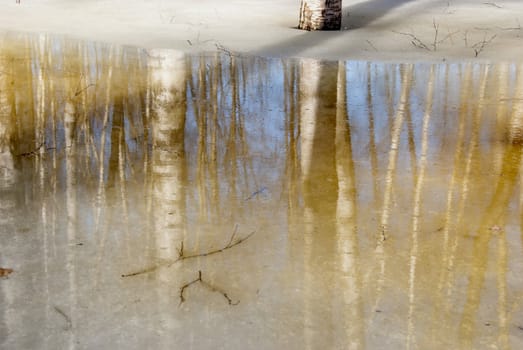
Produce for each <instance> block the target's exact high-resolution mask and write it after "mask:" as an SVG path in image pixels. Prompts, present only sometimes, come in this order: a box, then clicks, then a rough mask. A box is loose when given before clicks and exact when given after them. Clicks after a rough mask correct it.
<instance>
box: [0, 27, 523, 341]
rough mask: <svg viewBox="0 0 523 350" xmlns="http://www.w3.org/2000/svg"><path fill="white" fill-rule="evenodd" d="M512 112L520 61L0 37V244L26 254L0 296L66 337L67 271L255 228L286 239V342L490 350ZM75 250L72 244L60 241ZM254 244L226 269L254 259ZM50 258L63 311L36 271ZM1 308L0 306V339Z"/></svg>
mask: <svg viewBox="0 0 523 350" xmlns="http://www.w3.org/2000/svg"><path fill="white" fill-rule="evenodd" d="M522 118H523V66H518V65H512V64H498V65H489V64H472V63H462V64H444V65H440V64H434V65H431V64H379V63H365V62H349V63H346V62H322V61H316V60H283V61H281V60H275V59H274V60H271V59H261V58H252V57H241V56H236V55H233V54H231V53H216V54H209V55H202V56H197V57H190V56H185V55H183V54H179V53H176V52H172V51H168V50H150V51H144V50H139V49H131V48H125V49H123V48H118V47H113V46H109V45H100V44H89V43H77V42H68V41H65V40H59V39H52V38H49V37H46V36H41V37H33V38H23V39H22V40H16V41H13V42H9V44H8V45H5V46H4V48H3V49H2V51H1V52H0V175H1V177H0V191H1V196H0V204H1V205H0V208H1V209H0V210H1V215H0V217H1V219H0V220H1V221H0V225H1V228H2V229H1V231H2V240H5V241H6V247H11V249H13V250H14V249H18V253H20V254H22V255H35V256H38V257H39V258H40V260H41V261H42V262H43V264H42V266H40V267H39V277H37V278H33V279H27V280H24V282H23V283H24V284H23V285H17V286H15V290H7V287H6V284H4V283H2V284H0V288H2V289H3V291H2V292H1V293H0V301H1V303H2V304H4V305H13V306H16V305H17V304H19V303H22V301H21V300H19V299H17V297H16V293H17V292H19V291H20V290H23V289H25V288H36V287H35V286H38V289H39V290H40V291H41V295H39V297H40V298H35V300H33V301H31V305H32V306H34V308H35V309H36V310H39V312H37V313H35V314H37V315H38V316H35V317H36V319H35V322H38V321H42V322H44V323H46V320H48V319H49V318H51V316H50V315H51V314H55V313H56V309H58V310H60V311H62V313H63V314H64V315H66V316H64V318H65V324H66V327H70V331H69V332H68V335H69V337H68V338H67V339H66V340H64V342H65V344H64V346H66V345H67V346H68V347H71V348H73V347H75V344H77V341H78V339H77V335H78V334H79V332H80V330H79V329H76V327H78V322H77V319H78V318H79V317H80V316H79V313H80V311H78V305H79V304H81V300H80V299H81V298H82V295H83V293H82V292H83V290H82V289H83V288H86V287H82V286H80V285H79V281H80V280H82V281H86V280H87V281H90V283H92V284H93V285H95V286H99V285H102V284H103V283H104V281H106V280H107V279H108V278H109V277H108V274H109V272H111V271H112V272H113V273H114V269H113V270H111V269H107V268H106V266H107V265H116V266H119V265H118V264H117V263H116V262H115V260H119V261H125V262H130V264H131V265H133V266H143V265H147V264H150V263H151V262H153V263H161V262H162V261H169V260H172V259H173V258H175V257H176V256H177V254H179V250H180V247H183V249H190V250H192V251H198V250H201V249H205V247H208V246H210V245H212V244H219V242H222V241H223V239H224V238H228V237H229V234H230V232H231V229H232V228H231V223H236V224H238V225H239V226H240V227H248V226H249V225H251V226H259V225H261V226H263V225H265V227H269V228H270V227H277V228H280V229H281V228H282V227H284V228H286V229H285V230H286V231H287V232H286V234H287V236H286V237H285V240H286V242H287V243H286V244H285V245H284V249H286V251H285V252H284V255H285V256H287V259H288V260H289V262H288V263H287V264H288V265H290V267H289V269H290V271H291V272H288V273H290V275H291V276H293V278H291V279H290V280H291V282H290V283H293V284H296V285H298V286H299V287H300V289H301V291H302V292H301V293H300V294H299V295H297V297H296V299H295V300H294V301H295V302H299V303H301V305H302V306H303V307H302V308H301V310H302V315H301V317H302V319H303V337H302V339H303V340H302V341H303V348H306V349H314V348H319V347H324V348H354V349H358V348H365V347H371V348H373V347H379V345H380V344H383V343H380V341H381V342H382V341H383V339H384V338H387V337H388V336H390V334H391V332H392V333H399V334H401V335H402V336H401V337H399V339H396V340H394V341H397V342H398V345H401V346H406V347H407V348H427V347H431V346H434V345H437V346H444V345H449V346H451V345H452V344H456V343H459V344H460V346H461V347H463V348H473V347H477V346H478V344H484V343H489V344H496V345H497V346H498V347H500V348H509V347H510V346H511V343H510V335H511V334H513V333H514V332H517V331H518V328H517V325H516V324H515V322H516V321H515V320H514V317H515V315H516V314H517V313H518V312H521V310H522V302H523V300H522V298H521V291H522V289H523V286H522V285H521V283H520V282H519V281H518V280H517V279H516V278H515V277H514V274H515V273H517V271H519V272H520V271H521V269H522V266H521V255H522V244H523V235H522V234H521V232H522V229H521V227H522V225H523V221H521V218H522V217H523V216H522V215H521V208H522V203H523V195H521V193H523V191H522V190H521V181H520V179H521V178H522V174H521V172H520V168H521V143H522V137H523V136H522V127H523V120H522ZM35 203H37V204H35ZM21 208H27V209H26V210H27V212H24V211H23V210H22V209H21ZM264 216H265V217H264ZM27 220H31V221H32V222H34V223H35V224H34V225H33V226H35V227H38V229H37V230H35V231H34V235H35V237H36V240H37V242H38V244H37V245H32V246H31V247H25V248H13V247H15V246H16V240H15V239H14V238H8V234H7V233H8V232H11V233H12V232H18V233H17V234H22V233H23V232H22V233H21V232H19V231H20V230H21V228H20V227H22V228H23V227H26V226H24V225H21V223H24V222H26V221H27ZM271 224H272V226H271ZM26 230H29V231H31V230H34V228H26ZM31 232H33V231H31ZM271 237H275V236H271ZM2 244H4V243H2ZM88 244H90V246H92V247H94V248H93V250H92V251H91V252H92V254H91V256H89V257H86V256H84V255H81V254H79V253H78V250H77V249H76V247H77V246H78V245H88ZM64 246H65V247H67V249H60V247H64ZM263 247H265V248H266V246H263ZM269 247H270V249H276V250H278V249H283V248H281V247H280V246H271V245H269ZM2 255H3V253H2ZM2 255H0V263H2V264H9V263H11V264H15V261H14V257H8V256H2ZM260 256H263V255H262V253H261V252H260V251H256V252H254V253H253V254H252V256H249V257H247V258H241V259H240V258H238V260H237V261H235V263H237V264H244V266H247V267H251V268H254V269H255V268H257V266H258V265H259V261H258V260H256V259H257V257H260ZM58 258H59V259H61V261H64V262H65V266H64V267H62V268H61V272H63V273H65V274H66V276H67V278H66V282H65V284H66V287H64V288H66V289H67V290H68V293H66V294H67V298H68V300H67V302H64V303H63V304H64V305H63V306H61V305H55V304H53V303H52V302H51V300H52V299H53V295H54V293H56V292H57V287H56V286H54V285H50V284H49V282H48V281H49V280H51V279H52V278H53V276H55V275H56V274H58V273H59V272H60V271H56V267H55V262H56V260H57V259H58ZM518 261H519V264H518ZM82 264H88V265H90V266H91V268H90V269H89V270H88V272H87V276H86V275H85V274H86V272H85V271H83V270H82V269H81V267H80V266H81V265H82ZM210 265H211V264H210V263H209V262H207V261H206V259H203V258H202V259H199V261H198V268H200V269H204V268H206V267H209V266H210ZM173 269H175V270H176V271H175V272H173ZM59 270H60V269H59ZM285 271H288V270H285ZM173 275H174V276H177V277H173ZM186 275H187V272H186V271H185V270H184V269H183V267H182V266H173V268H172V269H160V270H158V271H157V272H156V273H155V276H157V283H158V285H159V286H161V285H162V284H166V285H169V286H171V287H173V286H176V285H177V284H176V283H178V282H179V281H180V280H183V278H184V276H186ZM209 276H210V277H209V278H210V279H211V281H210V282H213V281H214V279H216V278H218V279H219V278H220V273H219V272H216V273H211V274H209ZM173 278H174V279H175V280H173ZM175 282H176V283H175ZM28 285H30V286H32V287H28ZM41 286H43V288H41ZM16 288H18V289H16ZM156 298H157V299H156V302H157V305H158V309H157V310H158V313H161V311H162V310H163V309H165V308H166V307H169V305H170V303H172V296H169V294H168V293H166V292H165V290H163V289H162V288H160V287H159V288H158V293H157V297H156ZM493 304H494V305H495V307H493V306H492V305H493ZM53 310H54V311H53ZM493 310H495V311H493ZM493 312H494V313H493ZM485 315H487V317H488V320H486V319H484V317H485ZM55 316H56V315H55ZM487 321H488V322H490V323H492V324H494V323H495V324H496V327H488V328H485V323H486V322H487ZM23 322H26V320H25V319H24V317H23V316H20V317H18V318H14V319H13V318H12V317H11V316H7V315H6V314H5V313H4V314H3V315H1V316H0V338H3V339H7V337H3V336H2V335H3V333H7V332H9V333H10V334H12V332H13V329H15V328H16V327H21V324H22V323H23ZM169 322H173V320H172V318H169V317H167V318H166V319H165V320H162V323H163V324H169ZM456 330H457V331H456ZM2 332H3V333H2ZM403 335H404V336H403ZM36 338H37V337H35V338H27V339H29V340H27V339H26V340H24V341H28V342H29V341H31V339H33V341H34V339H36ZM43 338H45V337H44V336H42V338H41V339H43ZM0 344H2V343H0ZM8 344H9V343H8ZM16 345H19V346H21V347H27V348H30V347H33V346H34V345H35V344H32V343H19V344H16Z"/></svg>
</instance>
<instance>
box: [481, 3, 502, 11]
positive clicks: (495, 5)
mask: <svg viewBox="0 0 523 350" xmlns="http://www.w3.org/2000/svg"><path fill="white" fill-rule="evenodd" d="M483 4H484V5H489V6H493V7H497V8H498V9H502V8H503V6H499V5H498V4H496V3H495V2H484V3H483Z"/></svg>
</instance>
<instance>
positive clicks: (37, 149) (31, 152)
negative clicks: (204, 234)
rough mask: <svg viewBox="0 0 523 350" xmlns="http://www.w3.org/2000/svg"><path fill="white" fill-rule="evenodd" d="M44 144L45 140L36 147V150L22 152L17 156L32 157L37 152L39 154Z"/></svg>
mask: <svg viewBox="0 0 523 350" xmlns="http://www.w3.org/2000/svg"><path fill="white" fill-rule="evenodd" d="M43 145H45V142H42V143H41V144H40V145H39V146H38V147H36V148H35V149H34V150H32V151H30V152H24V153H20V154H16V156H17V157H31V156H34V155H35V154H37V153H38V152H39V151H40V149H41V148H42V147H43Z"/></svg>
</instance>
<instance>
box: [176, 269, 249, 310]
mask: <svg viewBox="0 0 523 350" xmlns="http://www.w3.org/2000/svg"><path fill="white" fill-rule="evenodd" d="M198 282H200V283H201V284H203V285H204V286H205V287H207V288H208V289H209V290H211V291H212V292H216V293H219V294H221V295H222V296H223V297H224V298H225V299H226V300H227V303H228V304H229V305H233V306H234V305H238V304H239V303H240V301H239V300H238V301H232V299H231V298H230V297H229V295H227V293H226V292H225V291H223V290H222V289H221V288H218V287H216V286H213V285H212V284H210V283H209V282H207V281H204V280H203V279H202V271H201V270H199V271H198V278H196V279H195V280H193V281H191V282H188V283H186V284H184V285H183V286H182V287H181V288H180V305H181V304H183V303H184V302H185V296H184V292H185V290H186V289H187V288H189V287H190V286H192V285H193V284H195V283H198Z"/></svg>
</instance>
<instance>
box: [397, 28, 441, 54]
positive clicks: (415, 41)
mask: <svg viewBox="0 0 523 350" xmlns="http://www.w3.org/2000/svg"><path fill="white" fill-rule="evenodd" d="M392 32H394V33H396V34H401V35H405V36H409V37H411V39H412V40H411V41H410V43H411V44H412V45H414V47H417V48H419V49H425V50H427V51H431V50H430V48H429V47H428V46H427V45H425V43H424V42H423V41H421V40H420V39H419V38H418V37H417V36H415V35H414V34H412V33H405V32H398V31H395V30H393V31H392Z"/></svg>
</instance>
